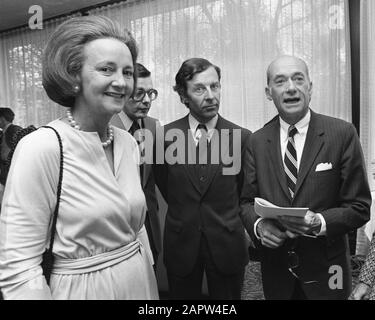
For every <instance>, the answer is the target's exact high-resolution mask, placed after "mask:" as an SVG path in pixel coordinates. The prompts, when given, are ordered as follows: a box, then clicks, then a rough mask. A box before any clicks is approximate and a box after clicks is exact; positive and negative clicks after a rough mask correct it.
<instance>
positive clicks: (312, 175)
mask: <svg viewBox="0 0 375 320" xmlns="http://www.w3.org/2000/svg"><path fill="white" fill-rule="evenodd" d="M280 150H281V148H280V124H279V118H278V117H276V118H275V119H274V120H273V121H271V122H269V123H268V124H267V125H266V126H265V127H263V128H262V129H260V130H258V131H257V132H256V133H254V134H253V135H252V138H251V157H250V158H251V161H250V162H249V168H248V169H249V170H247V172H248V176H247V179H248V180H249V183H250V189H249V193H250V194H251V197H252V198H254V197H261V198H264V199H266V200H268V201H271V202H272V203H274V204H276V205H278V206H283V207H288V206H292V207H308V208H309V209H310V210H312V211H313V212H316V213H321V214H322V215H323V217H324V219H325V221H326V223H327V234H326V236H321V237H318V238H317V239H311V238H306V237H300V238H298V240H297V247H296V249H295V250H294V251H295V252H297V254H298V256H299V264H300V267H299V268H298V269H297V273H298V274H299V276H300V278H301V280H302V281H310V280H317V281H318V283H314V284H306V285H303V289H304V291H305V294H306V295H307V297H308V298H310V299H345V298H346V297H347V296H348V295H349V293H350V286H351V273H350V260H349V248H348V237H347V233H348V232H350V231H353V230H355V229H356V228H358V227H360V226H362V225H363V224H365V223H366V222H367V221H368V220H369V216H370V204H371V194H370V190H369V186H368V183H367V176H366V171H365V166H364V160H363V155H362V150H361V146H360V143H359V139H358V136H357V133H356V130H355V128H354V126H353V125H352V124H350V123H347V122H345V121H342V120H339V119H335V118H331V117H328V116H324V115H320V114H317V113H314V112H312V111H311V120H310V124H309V129H308V133H307V137H306V142H305V146H304V150H303V155H302V159H301V162H300V169H299V174H298V180H297V185H296V190H295V197H294V199H293V200H292V199H291V198H290V195H289V193H288V190H287V182H286V177H285V172H284V167H283V162H282V156H281V151H280ZM320 163H331V164H332V166H333V168H332V170H328V171H318V172H317V171H316V167H317V165H318V164H320ZM249 209H250V212H251V215H250V217H251V218H250V219H249V220H248V221H247V222H246V224H247V230H248V232H249V234H250V235H251V236H252V239H253V240H254V242H255V243H256V244H257V245H258V246H259V247H260V248H261V250H262V277H263V287H264V294H265V297H266V298H267V299H289V298H290V296H291V294H292V291H293V285H294V281H295V279H294V277H293V276H292V275H291V273H290V272H289V271H288V258H287V251H288V247H289V248H290V245H291V244H290V243H289V241H287V242H286V243H285V244H284V245H283V246H282V247H281V248H278V249H275V250H272V249H267V248H265V247H262V246H261V244H260V242H259V241H258V240H257V239H256V237H255V235H254V233H253V225H254V223H255V221H256V220H257V219H258V217H257V215H256V213H255V211H254V207H253V206H250V208H249ZM247 218H248V216H247V217H246V219H247ZM331 266H340V267H341V268H342V270H343V279H342V280H343V281H342V285H343V289H342V290H331V289H330V287H329V283H330V277H331V276H332V275H334V271H333V270H335V269H331V270H330V267H331ZM330 271H331V273H330Z"/></svg>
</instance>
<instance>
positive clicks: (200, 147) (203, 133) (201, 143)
mask: <svg viewBox="0 0 375 320" xmlns="http://www.w3.org/2000/svg"><path fill="white" fill-rule="evenodd" d="M198 130H199V133H200V136H198V137H199V138H198V143H197V163H198V164H207V163H208V162H207V161H208V160H207V159H208V132H207V127H206V125H205V124H202V123H200V124H199V125H198V127H197V130H196V134H198ZM196 137H197V136H196Z"/></svg>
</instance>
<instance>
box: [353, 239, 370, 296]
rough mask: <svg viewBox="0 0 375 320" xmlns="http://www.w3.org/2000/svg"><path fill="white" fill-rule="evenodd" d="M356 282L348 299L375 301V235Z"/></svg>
mask: <svg viewBox="0 0 375 320" xmlns="http://www.w3.org/2000/svg"><path fill="white" fill-rule="evenodd" d="M358 280H359V282H358V284H357V285H356V287H355V288H354V290H353V292H352V294H351V296H350V299H353V300H375V234H374V235H373V236H372V241H371V245H370V250H369V253H368V254H367V257H366V261H365V263H364V265H363V266H362V268H361V272H360V274H359V277H358Z"/></svg>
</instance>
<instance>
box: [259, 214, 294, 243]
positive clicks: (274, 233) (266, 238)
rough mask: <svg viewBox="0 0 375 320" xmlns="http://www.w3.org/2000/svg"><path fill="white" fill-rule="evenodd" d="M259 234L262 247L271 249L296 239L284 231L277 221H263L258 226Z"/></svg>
mask: <svg viewBox="0 0 375 320" xmlns="http://www.w3.org/2000/svg"><path fill="white" fill-rule="evenodd" d="M257 233H258V235H259V237H260V239H261V242H262V245H264V246H265V247H267V248H270V249H276V248H279V247H280V246H282V245H283V243H284V242H285V240H286V239H287V238H295V235H294V234H293V233H291V232H289V231H282V230H281V228H280V225H279V223H278V222H277V220H271V219H262V220H261V221H259V223H258V225H257Z"/></svg>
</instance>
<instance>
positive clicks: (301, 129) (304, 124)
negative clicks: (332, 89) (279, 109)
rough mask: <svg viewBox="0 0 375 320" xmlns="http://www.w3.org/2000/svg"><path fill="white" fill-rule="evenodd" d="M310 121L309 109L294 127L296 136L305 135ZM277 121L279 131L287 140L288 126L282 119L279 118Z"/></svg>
mask: <svg viewBox="0 0 375 320" xmlns="http://www.w3.org/2000/svg"><path fill="white" fill-rule="evenodd" d="M310 119H311V112H310V109H309V110H308V111H307V113H306V115H305V116H304V117H303V118H302V119H301V120H300V121H298V122H297V123H296V124H295V125H294V126H295V127H296V128H297V130H298V134H301V135H305V134H307V130H308V128H309V123H310ZM279 120H280V128H281V131H282V132H283V133H284V134H285V137H286V139H288V129H289V127H290V124H289V123H287V122H285V121H284V120H283V119H281V117H279Z"/></svg>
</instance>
